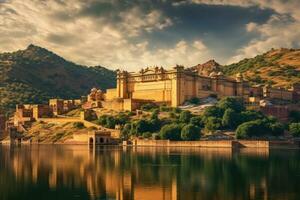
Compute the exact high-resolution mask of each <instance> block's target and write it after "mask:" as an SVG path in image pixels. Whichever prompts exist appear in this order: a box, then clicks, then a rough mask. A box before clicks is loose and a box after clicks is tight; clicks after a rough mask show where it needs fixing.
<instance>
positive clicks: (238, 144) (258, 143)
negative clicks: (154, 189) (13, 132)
mask: <svg viewBox="0 0 300 200" xmlns="http://www.w3.org/2000/svg"><path fill="white" fill-rule="evenodd" d="M0 145H4V146H7V145H14V146H18V145H25V146H30V145H81V146H82V145H87V146H88V145H89V144H88V142H87V141H81V142H78V141H77V142H74V141H67V142H58V143H54V142H53V143H51V142H46V143H42V142H41V143H37V142H32V143H30V142H27V141H26V142H23V141H22V142H15V143H11V142H10V141H8V140H6V141H0ZM89 146H91V147H95V146H96V147H97V146H123V147H160V148H161V147H179V148H228V149H243V148H252V149H255V148H257V149H261V148H265V149H300V141H289V140H202V141H169V140H145V139H135V140H133V141H131V142H129V141H124V142H123V143H118V144H97V145H89Z"/></svg>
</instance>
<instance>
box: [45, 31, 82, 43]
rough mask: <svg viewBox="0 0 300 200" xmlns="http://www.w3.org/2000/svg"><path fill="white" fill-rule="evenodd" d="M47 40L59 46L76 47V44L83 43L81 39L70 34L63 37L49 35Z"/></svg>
mask: <svg viewBox="0 0 300 200" xmlns="http://www.w3.org/2000/svg"><path fill="white" fill-rule="evenodd" d="M46 40H47V41H49V42H52V43H55V44H59V45H76V43H78V42H81V39H80V38H79V37H77V36H76V35H73V34H69V33H65V34H63V35H59V34H54V33H51V34H48V35H47V37H46Z"/></svg>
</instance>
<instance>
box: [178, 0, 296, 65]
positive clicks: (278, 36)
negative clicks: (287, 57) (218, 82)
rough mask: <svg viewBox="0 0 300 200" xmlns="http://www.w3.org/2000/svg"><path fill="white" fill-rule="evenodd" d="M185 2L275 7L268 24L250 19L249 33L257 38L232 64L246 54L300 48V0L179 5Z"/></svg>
mask: <svg viewBox="0 0 300 200" xmlns="http://www.w3.org/2000/svg"><path fill="white" fill-rule="evenodd" d="M184 4H206V5H224V6H239V7H254V6H256V7H260V8H262V9H271V10H274V11H275V13H276V14H274V15H272V16H271V18H270V19H269V20H268V21H267V22H266V23H264V24H261V25H259V24H257V23H255V22H250V23H247V24H246V25H245V30H246V31H247V32H256V34H257V35H256V37H255V38H254V39H252V40H251V41H250V42H249V43H247V44H245V45H244V46H243V47H242V48H240V49H238V50H237V52H236V55H234V56H233V57H232V58H230V59H229V60H228V64H229V63H232V62H238V61H239V60H240V59H243V58H246V57H253V56H256V55H257V54H261V53H263V52H265V51H267V50H269V49H271V48H280V47H287V48H292V47H299V46H300V42H299V38H300V31H299V27H300V12H299V8H300V1H299V0H289V1H282V0H268V1H261V0H186V1H180V3H179V4H177V5H176V6H180V5H184Z"/></svg>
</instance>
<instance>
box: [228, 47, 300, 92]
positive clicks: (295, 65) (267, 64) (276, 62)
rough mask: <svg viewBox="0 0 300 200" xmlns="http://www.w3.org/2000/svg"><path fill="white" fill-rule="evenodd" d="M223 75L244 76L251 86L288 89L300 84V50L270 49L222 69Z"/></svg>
mask: <svg viewBox="0 0 300 200" xmlns="http://www.w3.org/2000/svg"><path fill="white" fill-rule="evenodd" d="M222 70H223V72H224V74H226V75H229V76H232V75H234V74H236V73H238V72H241V73H243V74H244V77H245V78H246V79H248V80H249V81H250V82H251V83H252V84H270V85H272V86H276V87H289V86H290V85H291V84H293V83H296V82H298V83H299V82H300V49H284V48H282V49H271V50H270V51H268V52H266V53H264V54H262V55H258V56H256V57H254V58H249V59H248V58H247V59H243V60H241V61H240V62H238V63H234V64H230V65H227V66H224V67H222Z"/></svg>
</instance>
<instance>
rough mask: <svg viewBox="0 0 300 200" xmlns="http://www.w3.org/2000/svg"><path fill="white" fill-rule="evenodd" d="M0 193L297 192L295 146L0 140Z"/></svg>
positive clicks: (165, 195) (234, 195) (164, 195)
mask: <svg viewBox="0 0 300 200" xmlns="http://www.w3.org/2000/svg"><path fill="white" fill-rule="evenodd" d="M0 199H1V200H2V199H5V200H6V199H9V200H13V199H18V200H21V199H28V200H42V199H49V200H50V199H51V200H55V199H61V200H62V199H63V200H66V199H123V200H127V199H142V200H143V199H145V200H147V199H149V200H159V199H166V200H167V199H203V200H209V199H213V200H222V199H223V200H227V199H228V200H229V199H230V200H231V199H255V200H259V199H272V200H275V199H276V200H277V199H278V200H284V199H295V200H296V199H297V200H299V199H300V152H299V151H291V150H290V151H287V150H281V151H270V152H269V151H267V150H243V151H238V152H237V151H232V150H230V149H179V148H178V149H176V148H156V149H155V148H137V149H133V148H122V147H120V148H118V147H106V148H104V147H102V148H97V149H96V150H91V149H88V148H87V147H86V146H46V145H44V146H31V147H30V146H23V147H15V148H9V147H6V146H0Z"/></svg>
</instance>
